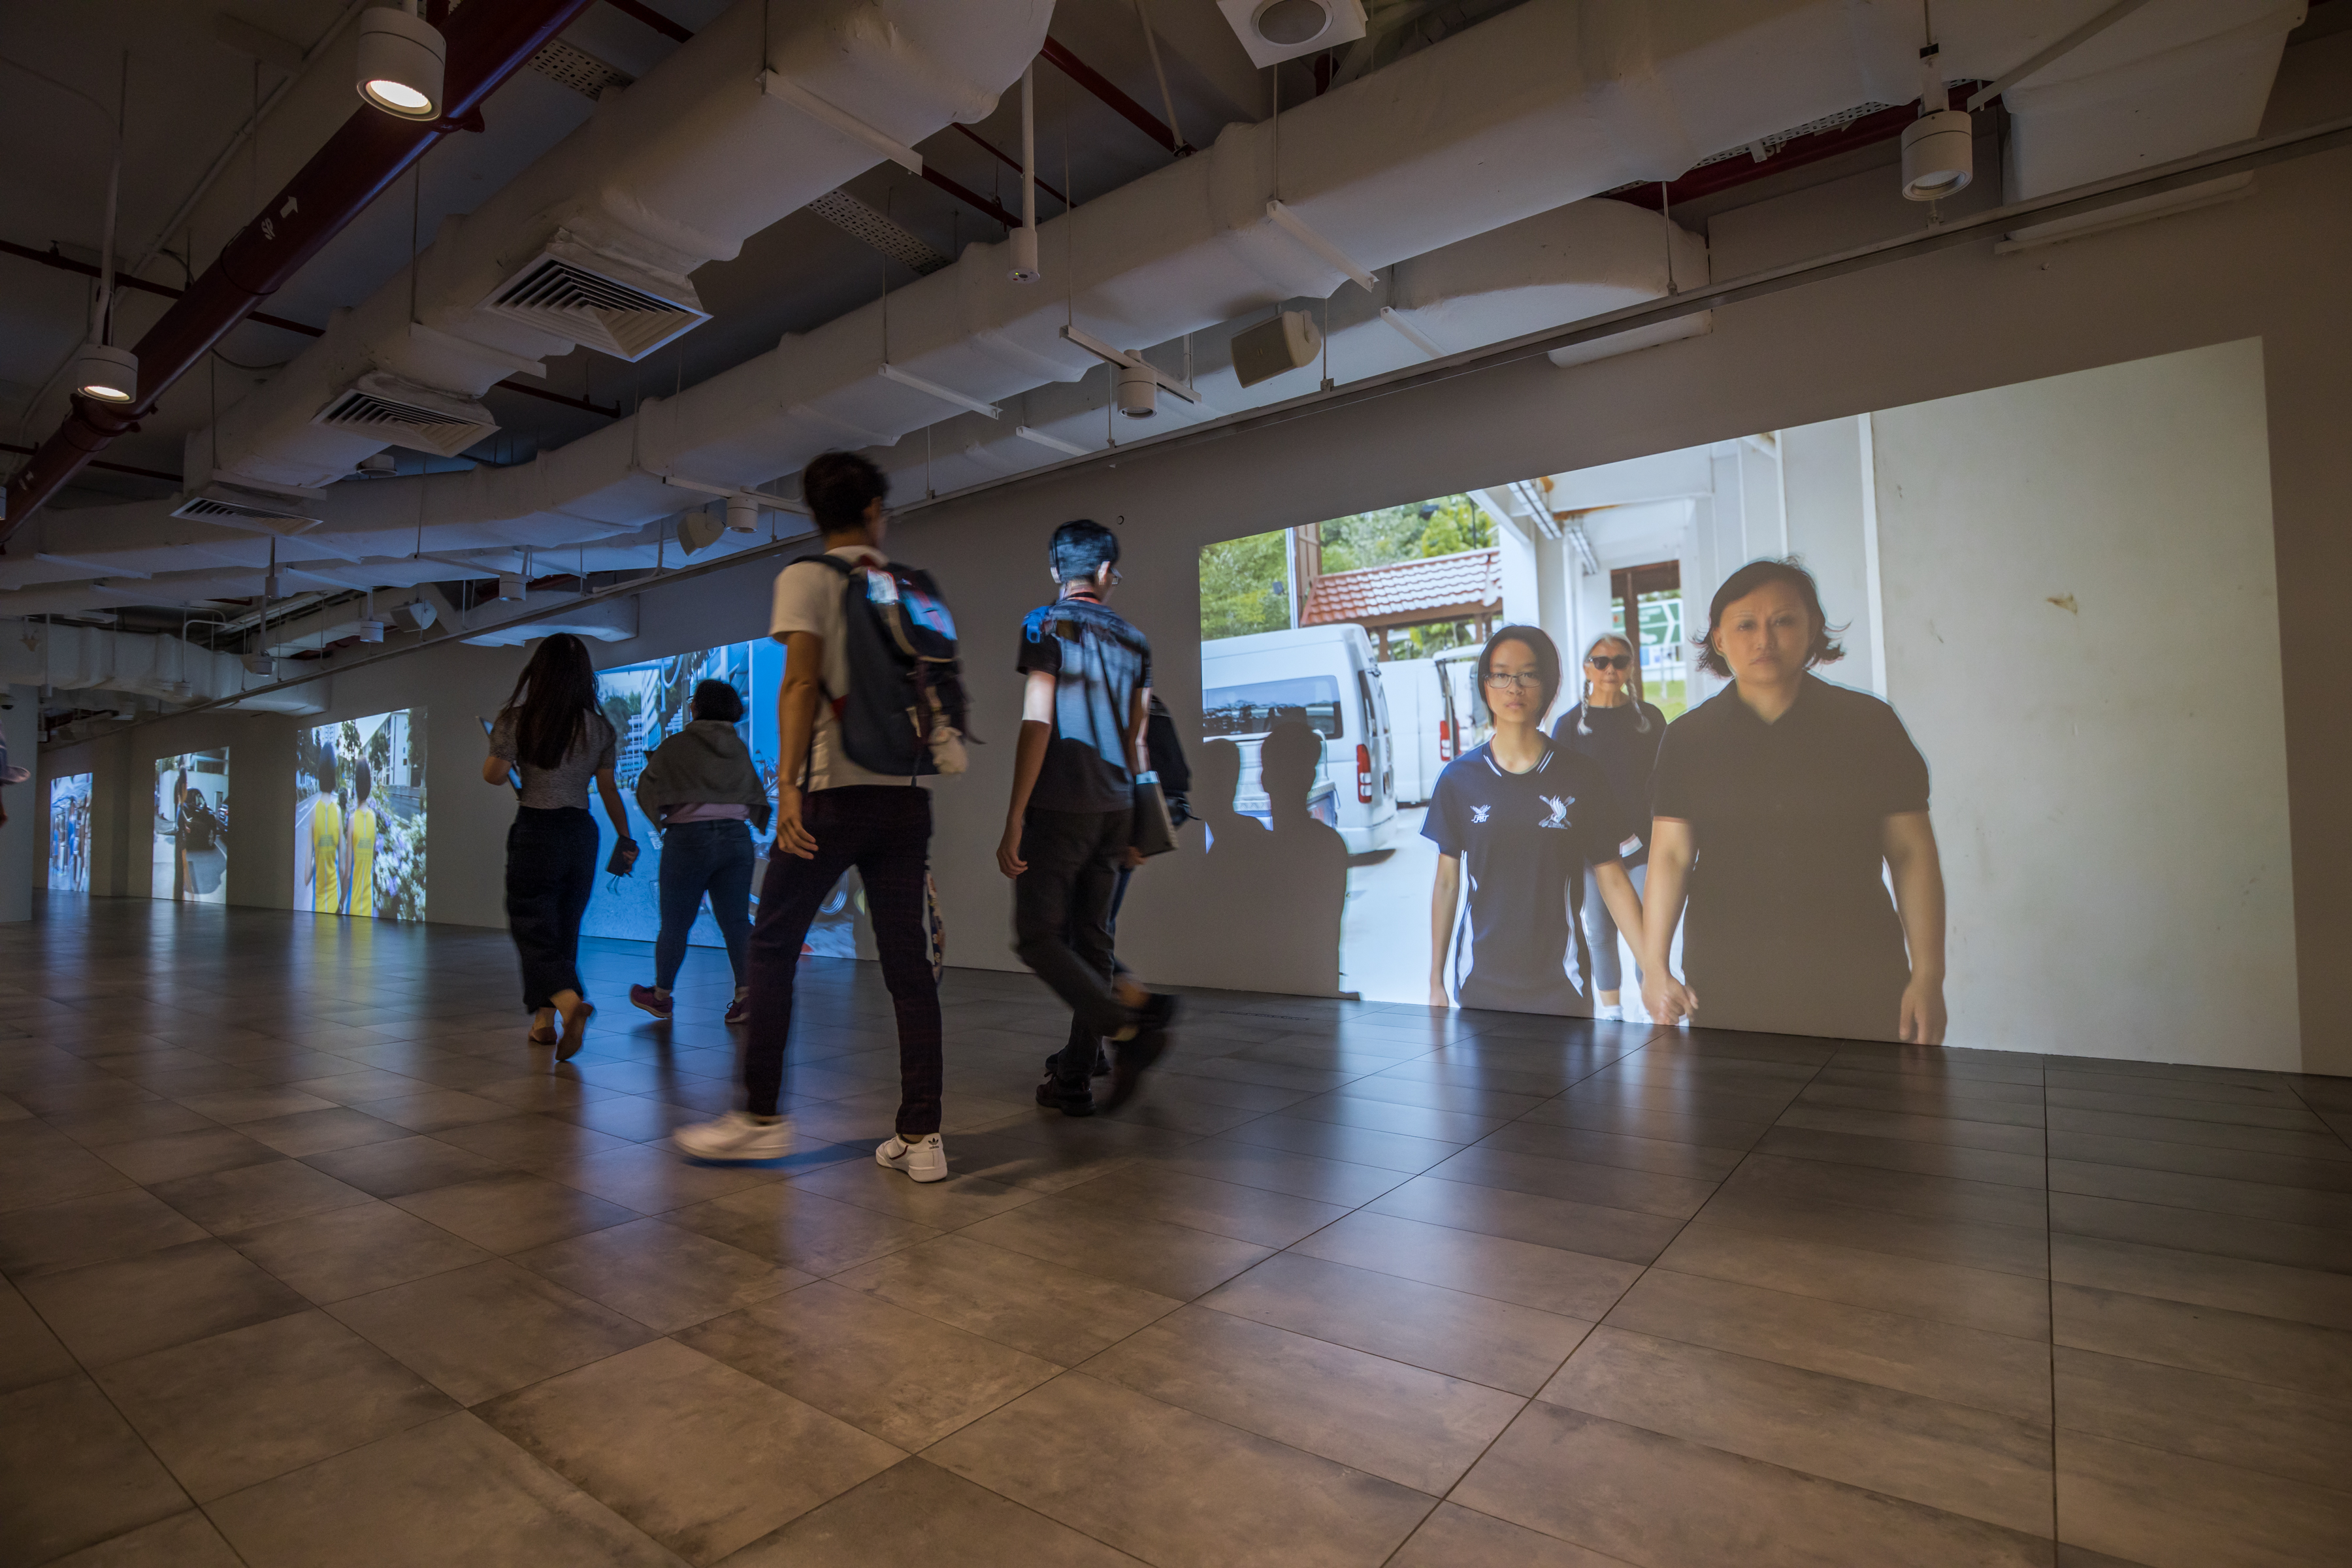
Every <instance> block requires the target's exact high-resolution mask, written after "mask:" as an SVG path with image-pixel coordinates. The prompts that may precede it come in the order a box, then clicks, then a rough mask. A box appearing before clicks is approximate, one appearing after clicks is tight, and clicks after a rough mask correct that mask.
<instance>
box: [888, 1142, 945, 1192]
mask: <svg viewBox="0 0 2352 1568" xmlns="http://www.w3.org/2000/svg"><path fill="white" fill-rule="evenodd" d="M874 1163H876V1164H877V1165H887V1166H888V1167H889V1168H890V1169H892V1170H894V1171H904V1172H906V1173H907V1174H908V1175H909V1176H912V1177H913V1178H914V1179H915V1180H917V1181H919V1182H943V1181H945V1180H947V1175H948V1146H947V1143H946V1141H945V1140H943V1139H941V1138H940V1135H939V1134H938V1133H936V1132H933V1133H930V1134H929V1135H928V1136H925V1137H921V1138H918V1139H916V1140H914V1141H913V1142H908V1141H907V1140H906V1139H904V1138H901V1137H898V1135H897V1134H895V1133H894V1134H892V1135H891V1137H890V1138H889V1139H888V1140H887V1142H881V1143H877V1144H876V1145H875V1146H874Z"/></svg>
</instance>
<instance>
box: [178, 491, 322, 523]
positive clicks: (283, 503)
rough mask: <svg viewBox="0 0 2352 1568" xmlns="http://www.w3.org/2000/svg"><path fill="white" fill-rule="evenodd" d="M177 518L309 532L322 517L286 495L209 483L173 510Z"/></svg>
mask: <svg viewBox="0 0 2352 1568" xmlns="http://www.w3.org/2000/svg"><path fill="white" fill-rule="evenodd" d="M172 515H173V517H185V518H193V519H194V520H195V521H199V522H216V523H219V524H221V525H222V526H223V527H225V528H241V529H244V530H246V531H247V532H258V533H277V534H296V533H308V532H309V531H310V530H312V529H314V528H316V527H318V526H319V522H320V520H319V519H318V518H316V517H313V516H311V515H310V513H309V512H307V511H305V510H302V508H301V504H300V503H299V502H298V501H296V500H292V499H290V498H289V497H286V496H277V495H271V494H269V493H268V491H266V490H249V489H246V488H245V487H244V486H242V485H226V484H209V485H206V486H205V488H204V489H200V490H198V491H197V492H196V493H195V494H194V495H192V496H190V497H189V498H188V499H187V500H184V501H182V502H181V503H180V504H179V505H178V506H175V507H173V509H172Z"/></svg>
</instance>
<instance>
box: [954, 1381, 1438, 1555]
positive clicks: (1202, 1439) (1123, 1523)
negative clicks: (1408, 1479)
mask: <svg viewBox="0 0 2352 1568" xmlns="http://www.w3.org/2000/svg"><path fill="white" fill-rule="evenodd" d="M925 1458H929V1460H931V1461H932V1462H933V1463H935V1464H937V1465H940V1467H942V1468H946V1469H949V1470H951V1471H953V1472H954V1473H956V1474H958V1475H961V1476H963V1477H965V1478H966V1479H971V1480H973V1481H977V1482H979V1483H980V1484H981V1485H982V1486H985V1487H988V1488H989V1489H992V1490H994V1491H997V1492H1000V1493H1002V1494H1003V1495H1004V1496H1007V1497H1010V1498H1012V1499H1013V1500H1015V1501H1017V1502H1021V1503H1025V1504H1026V1505H1028V1506H1029V1507H1030V1508H1033V1509H1034V1510H1037V1511H1038V1512H1040V1513H1043V1514H1045V1515H1047V1516H1048V1517H1050V1518H1053V1519H1055V1520H1058V1521H1061V1522H1062V1523H1064V1524H1066V1525H1068V1526H1070V1527H1071V1528H1073V1529H1076V1530H1079V1531H1084V1532H1085V1533H1087V1535H1090V1536H1093V1537H1094V1538H1095V1539H1097V1540H1098V1541H1102V1542H1107V1543H1108V1544H1109V1545H1111V1546H1114V1547H1117V1548H1118V1549H1119V1550H1121V1551H1124V1552H1129V1553H1131V1554H1132V1555H1134V1556H1137V1557H1139V1558H1142V1559H1143V1560H1144V1561H1146V1562H1149V1563H1159V1564H1165V1565H1169V1568H1176V1565H1180V1564H1181V1565H1191V1564H1199V1565H1202V1568H1208V1565H1210V1564H1216V1563H1243V1562H1250V1561H1259V1562H1268V1563H1275V1562H1279V1563H1287V1564H1294V1565H1296V1568H1324V1565H1326V1564H1330V1565H1339V1564H1348V1565H1351V1568H1352V1565H1356V1564H1362V1565H1365V1568H1370V1565H1371V1564H1377V1563H1381V1562H1383V1561H1384V1560H1385V1559H1386V1558H1387V1557H1388V1556H1389V1554H1390V1553H1391V1552H1393V1551H1394V1550H1395V1549H1396V1547H1397V1546H1398V1544H1399V1543H1400V1542H1402V1541H1403V1540H1404V1538H1405V1537H1406V1536H1407V1535H1409V1534H1411V1533H1412V1530H1413V1528H1414V1527H1415V1526H1416V1525H1418V1524H1419V1523H1420V1522H1421V1521H1422V1519H1423V1516H1424V1515H1426V1514H1427V1512H1428V1511H1429V1510H1430V1508H1431V1506H1432V1500H1431V1499H1430V1498H1428V1497H1427V1496H1425V1495H1423V1494H1422V1493H1419V1492H1415V1491H1412V1490H1409V1489H1405V1488H1403V1487H1400V1486H1397V1485H1395V1484H1394V1483H1393V1482H1390V1481H1384V1480H1381V1479H1379V1478H1377V1477H1374V1476H1370V1475H1367V1474H1365V1473H1364V1472H1362V1471H1360V1470H1356V1469H1352V1468H1349V1467H1347V1466H1345V1465H1340V1464H1337V1463H1334V1462H1333V1461H1331V1460H1329V1459H1325V1458H1318V1457H1317V1456H1315V1455H1312V1454H1307V1453H1302V1452H1300V1451H1299V1450H1298V1449H1297V1448H1293V1447H1288V1446H1286V1445H1285V1444H1281V1443H1276V1442H1274V1441H1273V1440H1271V1439H1269V1438H1265V1437H1260V1436H1255V1434H1252V1433H1248V1432H1244V1431H1241V1430H1239V1429H1237V1428H1235V1427H1233V1426H1226V1425H1224V1424H1223V1423H1222V1422H1218V1421H1213V1420H1211V1419H1209V1418H1208V1417H1206V1416H1202V1415H1194V1414H1192V1412H1190V1411H1185V1410H1179V1409H1177V1408H1175V1407H1173V1406H1171V1405H1163V1404H1160V1402H1159V1401H1157V1400H1153V1399H1150V1398H1147V1397H1145V1396H1144V1395H1142V1394H1136V1393H1134V1392H1132V1391H1130V1390H1128V1389H1124V1388H1119V1387H1117V1386H1115V1385H1113V1384H1108V1383H1104V1382H1102V1381H1100V1380H1099V1379H1096V1378H1091V1377H1087V1375H1085V1374H1084V1373H1067V1374H1066V1375H1064V1376H1061V1377H1057V1378H1055V1380H1054V1381H1053V1382H1051V1383H1049V1384H1045V1386H1044V1387H1042V1388H1040V1389H1037V1390H1036V1391H1035V1392H1034V1393H1032V1394H1026V1395H1024V1397H1022V1398H1020V1399H1018V1400H1015V1401H1014V1402H1013V1404H1011V1405H1007V1406H1005V1407H1004V1408H1003V1409H1002V1410H1000V1411H997V1412H996V1413H995V1414H994V1415H990V1416H987V1417H986V1418H984V1419H982V1420H981V1421H977V1422H975V1423H973V1424H972V1425H971V1426H967V1427H965V1428H964V1429H963V1430H962V1431H961V1432H959V1433H957V1434H956V1435H955V1436H951V1437H950V1438H948V1439H947V1440H946V1441H945V1442H943V1443H941V1444H940V1445H939V1446H938V1447H934V1448H932V1449H931V1450H929V1453H927V1454H926V1455H925ZM1106 1474H1114V1475H1118V1476H1119V1477H1120V1478H1121V1479H1122V1484H1121V1485H1118V1486H1116V1487H1108V1486H1104V1485H1102V1484H1101V1483H1100V1478H1101V1477H1102V1476H1104V1475H1106ZM1210 1497H1213V1498H1214V1499H1216V1505H1215V1506H1214V1507H1213V1508H1204V1507H1202V1501H1201V1500H1202V1499H1203V1498H1210Z"/></svg>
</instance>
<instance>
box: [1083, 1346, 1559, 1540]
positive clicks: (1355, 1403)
mask: <svg viewBox="0 0 2352 1568" xmlns="http://www.w3.org/2000/svg"><path fill="white" fill-rule="evenodd" d="M1083 1370H1084V1371H1085V1372H1086V1373H1087V1374H1088V1375H1090V1376H1093V1377H1097V1378H1101V1379H1102V1380H1104V1381H1105V1382H1108V1383H1115V1384H1118V1385H1120V1386H1121V1387H1124V1388H1131V1389H1133V1390H1135V1391H1136V1392H1137V1393H1139V1394H1149V1395H1150V1396H1151V1397H1152V1398H1154V1399H1157V1400H1160V1401H1161V1402H1162V1403H1164V1404H1168V1405H1181V1406H1182V1407H1183V1408H1184V1409H1187V1410H1191V1411H1193V1412H1195V1413H1196V1414H1198V1415H1206V1416H1210V1417H1212V1418H1213V1419H1215V1420H1219V1421H1223V1422H1226V1423H1228V1424H1230V1425H1232V1426H1238V1427H1241V1428H1243V1429H1244V1431H1250V1432H1255V1433H1257V1434H1259V1435H1260V1436H1266V1437H1272V1438H1274V1439H1275V1440H1276V1441H1277V1442H1282V1443H1287V1444H1289V1445H1290V1446H1291V1447H1294V1448H1303V1449H1305V1450H1306V1451H1307V1452H1308V1453H1310V1454H1320V1455H1322V1456H1323V1457H1324V1458H1327V1459H1336V1460H1338V1461H1339V1463H1341V1464H1343V1465H1349V1466H1352V1467H1354V1468H1357V1469H1360V1470H1365V1471H1369V1472H1370V1473H1371V1474H1372V1475H1376V1476H1380V1477H1382V1478H1384V1479H1388V1480H1391V1481H1394V1482H1396V1483H1397V1484H1398V1485H1400V1486H1407V1487H1411V1488H1412V1489H1414V1490H1416V1491H1423V1492H1428V1493H1430V1494H1431V1495H1433V1496H1443V1495H1444V1492H1445V1490H1446V1489H1447V1488H1449V1487H1451V1486H1452V1485H1453V1484H1454V1482H1455V1481H1457V1480H1459V1479H1461V1478H1462V1475H1463V1472H1465V1470H1467V1469H1468V1468H1470V1465H1471V1464H1472V1462H1473V1461H1474V1460H1475V1459H1476V1458H1477V1457H1478V1456H1479V1454H1480V1453H1482V1452H1484V1451H1485V1449H1486V1445H1487V1444H1488V1443H1490V1442H1492V1441H1493V1440H1494V1438H1495V1436H1496V1434H1497V1433H1499V1432H1500V1431H1502V1429H1503V1428H1504V1427H1505V1426H1507V1425H1508V1424H1509V1422H1510V1419H1511V1417H1512V1416H1513V1415H1517V1413H1518V1410H1519V1406H1520V1405H1521V1403H1522V1401H1521V1399H1520V1397H1519V1396H1518V1395H1517V1394H1506V1393H1504V1392H1502V1391H1500V1390H1498V1389H1494V1388H1489V1387H1486V1386H1485V1385H1484V1384H1475V1383H1469V1382H1465V1381H1463V1380H1461V1379H1459V1378H1453V1377H1447V1376H1444V1375H1443V1374H1442V1373H1434V1372H1429V1371H1425V1370H1423V1369H1422V1368H1420V1367H1415V1366H1408V1365H1405V1364H1404V1363H1401V1362H1396V1361H1391V1360H1389V1359H1387V1358H1385V1357H1382V1356H1378V1355H1373V1354H1370V1353H1368V1352H1363V1351H1359V1350H1352V1349H1349V1347H1347V1346H1345V1345H1341V1344H1337V1343H1333V1342H1328V1341H1326V1340H1320V1339H1313V1338H1309V1337H1307V1335H1304V1334H1297V1333H1292V1332H1290V1331H1287V1330H1285V1329H1279V1328H1275V1327H1273V1326H1271V1325H1269V1324H1265V1323H1261V1322H1255V1321H1251V1320H1249V1319H1246V1318H1239V1317H1234V1316H1232V1315H1231V1314H1229V1313H1225V1312H1218V1311H1211V1310H1208V1309H1206V1308H1204V1307H1187V1308H1185V1309H1183V1310H1181V1311H1178V1312H1174V1313H1171V1314H1170V1315H1169V1316H1167V1317H1165V1318H1162V1319H1160V1321H1158V1322H1156V1323H1154V1324H1152V1325H1151V1326H1150V1327H1149V1328H1147V1329H1145V1330H1143V1331H1141V1332H1139V1333H1136V1334H1133V1335H1130V1336H1129V1337H1128V1338H1127V1339H1124V1340H1122V1341H1120V1342H1118V1344H1116V1345H1113V1346H1112V1347H1111V1348H1110V1349H1109V1350H1107V1351H1105V1352H1102V1353H1101V1354H1100V1355H1098V1356H1096V1357H1095V1358H1094V1359H1093V1360H1092V1361H1089V1362H1087V1363H1086V1365H1085V1367H1084V1369H1083Z"/></svg>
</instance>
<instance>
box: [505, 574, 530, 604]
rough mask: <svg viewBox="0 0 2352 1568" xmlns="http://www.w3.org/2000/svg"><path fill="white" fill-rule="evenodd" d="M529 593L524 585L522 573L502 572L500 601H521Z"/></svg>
mask: <svg viewBox="0 0 2352 1568" xmlns="http://www.w3.org/2000/svg"><path fill="white" fill-rule="evenodd" d="M528 591H529V590H527V589H526V588H525V587H524V585H523V580H522V574H521V573H520V572H501V573H499V598H500V599H504V600H520V598H522V597H523V596H524V595H525V594H526V593H527V592H528Z"/></svg>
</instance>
